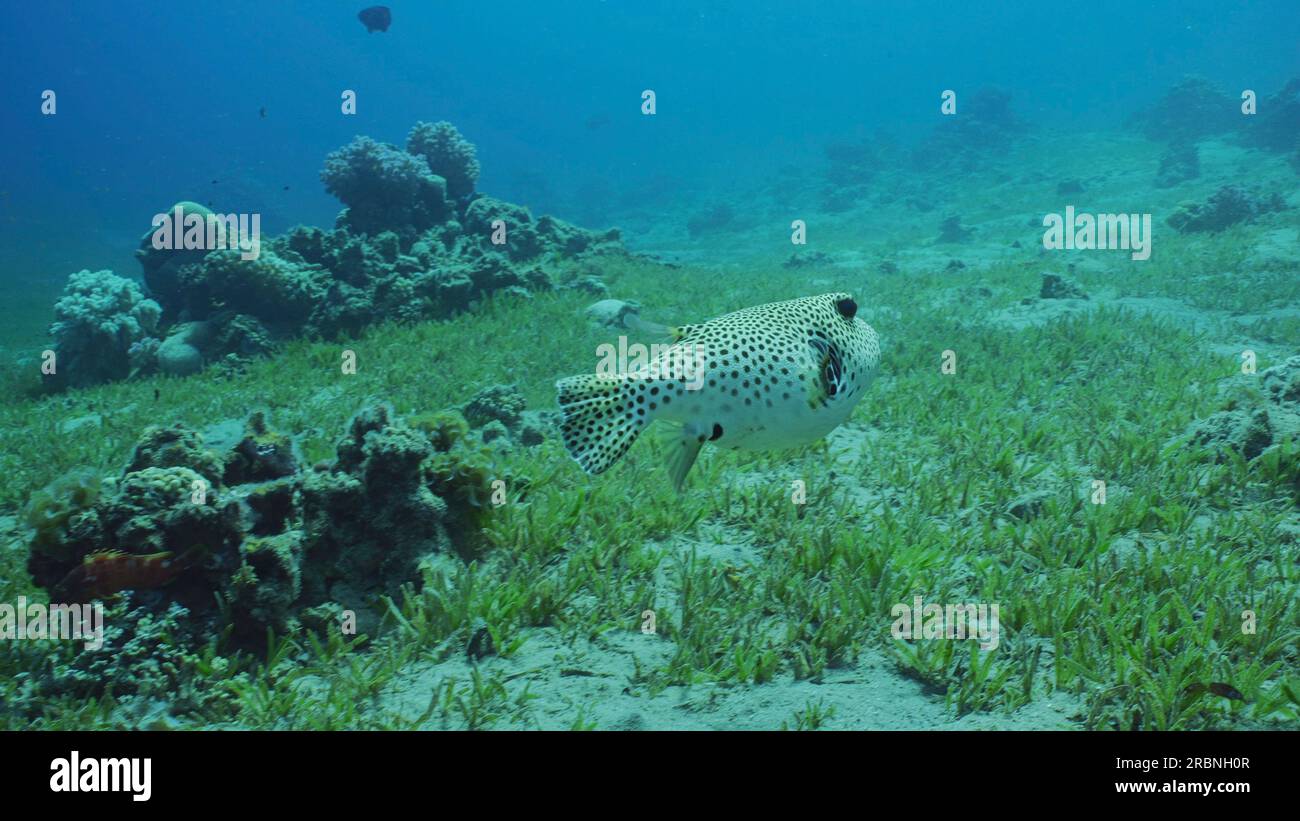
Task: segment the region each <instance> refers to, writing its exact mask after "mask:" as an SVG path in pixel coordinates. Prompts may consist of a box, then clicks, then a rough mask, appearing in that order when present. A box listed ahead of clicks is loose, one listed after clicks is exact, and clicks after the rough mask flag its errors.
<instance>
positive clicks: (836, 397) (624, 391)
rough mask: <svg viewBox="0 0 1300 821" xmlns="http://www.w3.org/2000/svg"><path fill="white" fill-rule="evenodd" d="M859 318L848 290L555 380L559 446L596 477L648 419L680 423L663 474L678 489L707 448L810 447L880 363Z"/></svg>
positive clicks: (839, 418) (706, 329)
mask: <svg viewBox="0 0 1300 821" xmlns="http://www.w3.org/2000/svg"><path fill="white" fill-rule="evenodd" d="M856 313H857V304H856V303H855V302H854V301H853V298H852V297H851V296H849V295H848V294H845V293H831V294H822V295H820V296H814V297H804V298H802V299H792V300H787V301H784V302H773V303H770V304H767V305H759V306H756V307H753V308H746V309H744V310H740V311H736V312H734V313H730V314H726V315H724V316H720V317H718V318H716V319H713V320H710V321H708V322H705V323H701V324H698V325H686V326H682V327H680V328H676V329H671V330H672V334H673V337H674V340H675V342H674V344H673V345H671V346H669V347H668V348H667V349H666V350H664V351H661V352H660V354H659V356H658V357H657V358H656V359H655V360H654V361H653V362H652V363H650V365H648V366H647V367H646V368H643V369H638V370H636V371H633V372H631V373H627V374H623V375H620V376H617V377H613V378H611V377H609V376H601V375H595V374H590V375H581V376H573V377H568V378H566V379H561V380H560V381H559V382H557V383H556V387H557V389H558V390H559V402H560V408H561V410H562V411H563V413H564V420H563V423H562V426H561V430H562V434H563V437H564V444H565V447H566V448H567V449H568V451H569V453H570V455H572V456H573V457H574V459H576V460H577V462H578V464H579V465H581V466H582V467H583V469H584V470H586V471H587V472H589V473H601V472H603V471H605V470H606V469H608V468H609V467H610V465H612V464H613V463H614V462H616V461H617V460H618V459H619V458H620V457H621V456H622V455H623V454H624V453H626V452H627V449H628V448H629V447H631V445H632V443H633V442H634V441H635V440H636V437H637V436H638V435H639V434H640V432H641V431H642V430H644V429H645V427H646V426H647V425H649V424H650V423H651V422H652V421H654V420H656V419H662V420H665V421H668V422H672V423H678V424H680V425H681V434H680V437H679V439H678V441H679V448H680V450H679V451H678V452H677V453H676V454H674V456H673V457H672V466H671V468H672V478H673V482H674V484H675V485H676V486H678V487H680V486H681V483H682V481H683V480H684V479H685V476H686V473H687V472H688V471H689V470H690V467H691V465H692V464H693V463H694V461H695V457H696V456H697V455H698V453H699V450H700V447H701V446H702V445H703V444H704V443H705V442H708V441H711V442H713V443H714V444H715V445H717V446H719V447H726V448H733V449H743V450H766V449H774V448H787V447H794V446H797V445H803V444H807V443H809V442H814V441H816V440H818V439H820V438H821V437H823V436H825V435H826V434H827V433H829V432H830V431H832V430H834V429H835V427H836V426H838V425H840V424H841V423H842V422H844V421H845V420H846V419H848V418H849V416H850V414H851V413H852V412H853V407H854V405H855V404H856V403H857V401H858V400H859V399H861V397H862V395H863V393H865V391H866V388H867V386H868V385H869V384H870V383H871V381H872V379H874V377H875V374H876V370H877V368H878V367H879V364H880V342H879V337H878V336H877V334H876V332H875V330H873V329H872V328H871V326H870V325H868V324H867V323H866V322H864V321H863V320H862V319H860V318H858V317H857V316H856Z"/></svg>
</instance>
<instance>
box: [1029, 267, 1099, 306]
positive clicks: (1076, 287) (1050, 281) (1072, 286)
mask: <svg viewBox="0 0 1300 821" xmlns="http://www.w3.org/2000/svg"><path fill="white" fill-rule="evenodd" d="M1038 298H1039V299H1087V298H1088V294H1087V293H1086V292H1085V291H1084V290H1083V286H1082V285H1080V284H1079V283H1077V282H1075V281H1074V280H1073V279H1070V278H1069V277H1066V276H1062V275H1061V274H1053V273H1050V272H1048V271H1044V272H1043V281H1042V285H1041V286H1040V287H1039V291H1038Z"/></svg>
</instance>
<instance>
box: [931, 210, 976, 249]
mask: <svg viewBox="0 0 1300 821" xmlns="http://www.w3.org/2000/svg"><path fill="white" fill-rule="evenodd" d="M972 233H973V232H972V231H971V229H969V228H967V227H965V226H964V225H962V224H961V217H959V216H957V215H956V214H951V215H949V216H947V217H945V218H944V220H943V222H942V223H940V224H939V239H938V241H939V242H943V243H962V242H966V241H968V240H969V239H970V237H971V234H972Z"/></svg>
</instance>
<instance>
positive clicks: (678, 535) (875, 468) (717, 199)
mask: <svg viewBox="0 0 1300 821" xmlns="http://www.w3.org/2000/svg"><path fill="white" fill-rule="evenodd" d="M382 8H385V9H387V10H388V14H387V15H383V14H380V13H379V12H377V11H375V10H374V9H373V8H372V9H365V7H364V4H363V3H344V2H335V1H334V0H329V1H328V2H277V3H272V4H254V3H247V2H227V3H221V4H209V5H206V6H202V7H197V6H186V5H184V4H181V5H177V4H163V5H161V6H159V5H157V4H147V3H135V2H114V3H109V2H98V0H85V1H84V2H57V1H54V2H47V3H40V4H21V5H15V6H13V7H11V8H9V9H7V11H6V14H5V15H4V18H3V20H0V55H3V56H2V57H0V102H2V104H3V106H4V110H5V111H6V112H8V114H7V116H6V117H5V118H4V126H3V135H2V136H0V141H2V143H3V148H4V150H3V152H0V169H2V173H0V284H3V285H4V286H5V292H6V293H7V294H8V296H9V297H10V298H9V299H7V300H4V301H3V302H2V303H0V395H2V396H3V400H0V401H2V402H3V404H2V405H0V408H2V410H0V443H2V444H0V545H2V547H0V604H11V605H15V606H16V605H17V603H18V602H19V600H20V597H21V598H22V600H23V601H24V602H34V603H37V604H39V605H42V606H43V605H44V604H45V603H47V602H49V603H55V602H60V601H68V602H71V601H83V600H84V601H91V600H93V601H99V602H102V603H103V614H104V621H103V625H104V633H103V636H104V641H103V642H102V644H101V645H100V646H97V647H94V648H91V647H89V646H87V645H86V644H85V643H84V642H82V641H80V640H76V641H70V640H66V639H56V638H51V637H42V636H41V635H39V634H37V635H29V637H28V638H23V637H22V636H21V635H19V634H20V633H21V632H22V631H21V630H19V631H17V632H15V631H14V629H13V627H14V625H13V624H8V625H7V623H6V618H10V617H11V616H10V615H7V614H6V612H5V611H4V609H3V607H0V639H3V641H0V673H3V676H0V726H4V727H6V728H28V727H35V728H57V729H68V728H121V727H139V728H171V727H175V728H186V729H200V728H216V727H221V728H275V729H303V728H313V729H339V728H401V729H408V728H409V729H435V728H450V729H459V728H466V727H469V728H486V727H495V728H545V729H565V728H575V729H591V728H595V729H741V728H743V729H776V728H781V727H789V728H800V729H812V728H819V727H825V728H832V729H860V728H926V729H937V728H968V729H974V728H1018V729H1048V728H1079V729H1124V730H1128V729H1206V728H1231V729H1259V728H1278V727H1294V726H1295V725H1296V721H1297V718H1298V717H1300V674H1297V663H1298V662H1300V604H1298V603H1297V596H1296V593H1297V582H1298V581H1300V459H1298V458H1297V454H1300V216H1298V215H1300V211H1297V207H1298V206H1300V184H1298V182H1300V14H1297V9H1296V7H1295V4H1294V3H1291V2H1281V1H1279V2H1241V3H1231V2H1172V1H1171V2H1138V3H1135V2H1094V3H1090V4H1086V5H1084V6H1065V5H1062V4H1041V3H1029V2H1006V3H980V4H965V3H952V2H926V1H924V0H922V1H920V2H877V3H862V2H849V1H847V0H845V1H843V2H841V1H840V0H824V1H823V2H818V3H815V4H806V3H793V2H776V1H775V0H750V2H743V3H742V2H732V1H731V0H717V2H676V1H668V0H665V1H664V2H638V3H632V2H596V0H575V1H574V2H568V3H555V2H551V3H547V2H541V3H536V2H535V3H521V2H502V3H494V4H490V5H488V6H485V5H483V4H481V3H472V2H462V1H461V0H446V1H445V2H433V3H427V2H425V3H401V2H393V3H392V4H391V5H389V6H386V7H382ZM363 9H365V10H363ZM367 12H373V14H367ZM367 21H369V22H367ZM381 21H382V22H381ZM376 26H378V27H379V28H377V29H376V30H373V31H371V30H368V29H370V28H375V27H376ZM379 29H386V30H379ZM349 92H351V95H349ZM1247 92H1249V93H1247ZM950 94H951V96H949V95H950ZM350 106H351V107H350ZM174 207H176V208H179V209H180V210H179V211H178V212H174V211H173V208H174ZM1067 209H1069V210H1068V211H1067ZM172 213H179V214H181V215H184V216H189V215H194V214H197V215H199V216H200V218H203V217H206V216H208V215H209V214H218V215H221V214H234V215H246V216H247V215H258V217H259V219H260V232H261V237H260V245H259V253H258V255H257V256H256V258H254V259H245V258H243V255H241V253H240V250H239V249H219V250H211V249H197V250H196V249H193V248H191V249H171V248H160V247H158V246H157V245H156V244H154V243H153V242H152V233H153V228H154V227H155V225H156V224H155V223H154V222H153V220H154V219H155V215H164V214H172ZM1076 213H1079V214H1087V215H1108V214H1118V215H1125V219H1124V222H1125V225H1132V226H1133V229H1132V230H1133V235H1132V237H1131V239H1132V240H1133V242H1132V243H1130V244H1126V245H1125V246H1124V247H1122V248H1115V247H1112V248H1107V247H1099V246H1104V240H1103V241H1102V242H1097V241H1096V236H1094V239H1093V241H1092V245H1093V247H1088V246H1087V245H1085V244H1084V243H1083V242H1081V241H1080V240H1082V237H1080V236H1079V235H1077V234H1074V233H1073V232H1070V233H1071V236H1070V237H1069V239H1068V240H1065V241H1064V242H1065V243H1066V244H1065V245H1061V244H1057V245H1056V246H1052V244H1051V242H1049V241H1048V239H1047V238H1046V234H1047V233H1049V231H1048V229H1049V227H1050V220H1048V219H1047V218H1049V217H1051V216H1052V215H1062V216H1063V215H1067V214H1068V215H1069V216H1068V217H1064V218H1065V219H1067V220H1068V219H1072V217H1073V216H1074V215H1075V214H1076ZM1128 215H1133V220H1132V222H1130V221H1129V220H1128ZM1089 219H1091V217H1089ZM1144 219H1145V222H1143V220H1144ZM1100 221H1101V217H1100V216H1098V222H1100ZM1077 224H1078V223H1071V227H1073V225H1077ZM1139 226H1146V227H1145V230H1144V231H1143V232H1142V234H1141V236H1142V237H1143V242H1145V243H1146V246H1145V248H1141V247H1139V242H1138V238H1139V233H1138V230H1139V229H1138V227H1139ZM1099 236H1101V237H1103V238H1104V236H1105V234H1104V231H1103V232H1102V233H1101V234H1100V235H1099ZM1130 245H1131V247H1130ZM1080 246H1082V247H1080ZM824 293H846V294H851V295H852V299H853V302H854V305H855V310H856V312H857V316H858V317H859V318H860V319H861V320H862V321H864V322H866V323H869V324H870V326H871V327H872V328H874V329H875V331H876V332H877V333H878V334H879V336H880V358H879V365H878V369H877V371H876V376H875V381H874V384H871V385H870V387H869V388H868V389H867V390H865V391H864V392H863V393H862V394H860V395H859V396H855V397H854V401H855V402H856V405H853V406H852V410H851V415H850V416H848V418H847V421H845V422H844V423H843V424H841V425H839V426H838V427H836V428H835V429H834V430H833V431H832V432H831V433H830V434H828V435H827V436H825V437H824V438H820V439H818V441H816V442H814V443H812V444H804V443H798V446H792V447H787V448H775V449H765V450H761V451H732V450H728V449H726V448H725V447H722V446H721V445H722V444H723V443H724V442H725V440H723V442H719V443H718V446H711V445H706V446H705V447H704V449H703V452H702V455H701V456H700V458H699V461H698V462H697V463H696V465H695V467H694V468H693V470H692V471H691V473H690V475H689V476H688V477H687V479H686V482H685V485H684V487H683V488H682V489H681V491H678V490H676V489H675V488H674V487H673V483H672V482H671V481H670V480H669V478H668V475H669V472H668V469H667V468H666V467H665V465H666V463H668V462H670V461H671V459H670V456H669V454H668V451H669V449H670V448H671V443H666V442H665V441H662V440H660V439H658V438H656V437H654V436H651V435H649V434H646V435H643V436H642V437H640V439H639V440H638V441H637V442H636V443H635V444H633V445H632V446H631V449H630V450H629V451H628V453H627V454H626V456H624V457H623V458H622V459H621V460H619V461H618V462H617V463H616V464H614V465H613V466H612V467H610V468H609V469H608V470H607V471H605V472H603V473H600V474H599V475H587V474H586V473H584V471H583V470H582V468H581V467H580V466H579V465H578V464H576V463H575V461H574V459H572V458H570V452H571V451H572V447H566V436H565V432H564V424H565V423H564V419H563V417H562V414H561V412H560V408H559V406H558V405H557V397H556V388H555V382H556V380H557V379H561V378H564V377H567V376H572V375H575V374H584V373H588V374H589V373H593V372H595V370H596V369H597V367H598V362H599V360H600V354H599V351H600V350H601V347H600V346H602V345H610V344H612V345H618V344H619V340H620V338H623V339H624V340H631V341H632V342H642V343H644V344H647V345H649V344H651V343H653V342H656V341H660V340H659V339H658V338H652V337H653V336H654V334H653V333H652V332H651V330H650V329H649V326H648V325H647V324H645V323H641V322H639V321H637V320H638V319H640V318H642V317H644V319H645V320H647V321H648V322H649V323H661V324H663V325H668V326H674V327H675V326H680V325H683V324H686V323H702V322H705V321H707V320H709V319H712V318H714V317H718V316H721V315H724V314H727V313H730V312H732V311H736V310H739V309H743V308H747V307H751V306H755V305H759V304H763V303H770V302H775V301H779V300H787V299H794V298H798V297H805V296H813V295H817V294H824ZM849 318H850V319H852V315H851V314H850V317H849ZM767 332H768V331H767V330H765V329H764V328H760V330H759V334H758V335H759V336H760V337H761V336H763V335H764V334H765V333H767ZM782 424H783V420H781V419H779V418H776V419H773V420H772V425H773V426H778V427H779V426H780V425H782ZM650 430H651V431H654V430H656V428H655V427H652V428H651V429H650ZM922 602H924V603H929V604H935V603H937V604H939V605H940V607H941V608H948V609H947V610H946V611H945V612H946V616H947V618H948V620H949V622H951V618H952V611H951V607H952V606H953V605H957V606H958V607H959V608H963V607H966V606H967V605H970V606H971V607H972V608H974V609H973V610H972V611H971V612H972V613H973V612H976V611H978V612H979V613H981V614H986V613H987V612H988V611H989V609H990V608H992V607H993V606H994V605H996V611H995V613H996V615H994V616H993V619H994V623H993V624H992V627H993V630H994V633H995V634H996V637H995V638H994V640H992V641H989V640H988V639H989V636H987V635H980V636H976V637H971V636H968V635H963V636H959V637H953V636H951V635H946V634H943V627H944V625H942V624H940V625H939V628H938V629H939V632H938V633H936V634H935V635H927V634H926V631H925V630H922V631H920V632H921V633H922V634H921V635H912V634H911V633H909V634H908V635H906V636H902V637H900V635H898V624H899V616H898V612H899V611H898V610H897V608H899V607H902V608H904V609H905V610H906V611H907V613H908V615H907V617H906V618H905V619H904V621H905V622H906V623H907V626H908V627H909V628H910V626H911V624H912V616H911V613H912V610H911V609H910V608H912V607H913V606H915V608H916V610H917V611H918V615H917V616H916V622H915V623H916V624H917V625H918V626H920V625H922V624H923V623H925V622H928V620H929V618H928V613H929V611H923V612H924V613H925V615H921V614H920V613H921V612H922V607H923V605H922ZM980 608H982V609H980ZM981 618H982V619H983V615H982V616H981ZM981 625H982V626H986V627H987V626H989V625H987V624H985V622H984V621H981Z"/></svg>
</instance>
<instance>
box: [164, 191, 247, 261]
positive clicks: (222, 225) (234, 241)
mask: <svg viewBox="0 0 1300 821" xmlns="http://www.w3.org/2000/svg"><path fill="white" fill-rule="evenodd" d="M153 227H154V232H153V238H152V240H151V242H152V243H153V247H154V249H155V250H158V251H182V250H183V251H220V250H223V249H237V250H239V251H240V254H239V258H240V259H243V260H250V259H257V257H258V255H260V254H261V253H262V215H261V214H204V213H199V212H196V211H191V212H190V213H188V214H187V213H185V209H184V208H182V207H181V206H179V205H177V206H176V207H175V208H173V209H172V210H171V212H170V213H165V214H154V217H153Z"/></svg>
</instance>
